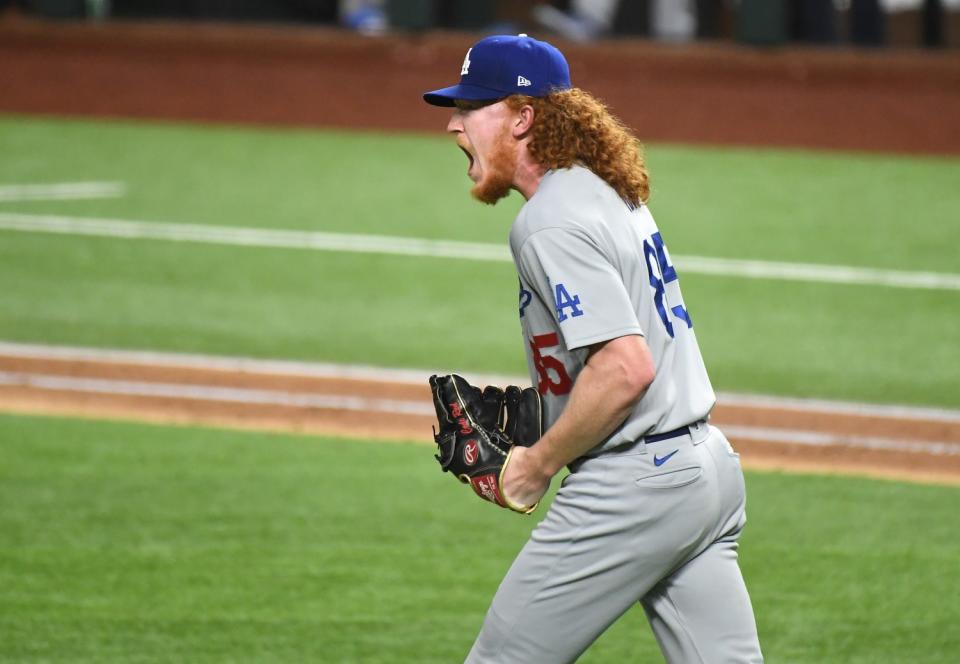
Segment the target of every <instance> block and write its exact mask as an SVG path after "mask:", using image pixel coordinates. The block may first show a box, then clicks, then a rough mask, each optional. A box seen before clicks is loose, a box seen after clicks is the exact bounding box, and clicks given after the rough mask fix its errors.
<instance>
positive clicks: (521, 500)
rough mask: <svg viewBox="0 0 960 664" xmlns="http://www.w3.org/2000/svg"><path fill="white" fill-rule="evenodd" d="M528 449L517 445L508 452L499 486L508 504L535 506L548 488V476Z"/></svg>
mask: <svg viewBox="0 0 960 664" xmlns="http://www.w3.org/2000/svg"><path fill="white" fill-rule="evenodd" d="M535 457H536V455H535V454H531V451H530V448H529V447H520V446H519V445H517V446H515V447H513V448H512V449H511V450H510V456H509V458H508V459H507V463H506V467H505V468H504V469H503V475H502V476H501V484H502V485H503V493H504V496H505V498H506V499H507V501H508V502H511V503H513V504H515V505H536V504H537V503H538V502H540V499H541V498H543V496H544V494H546V493H547V489H549V488H550V476H549V475H547V474H546V473H544V472H543V471H542V470H541V469H540V468H539V465H538V464H537V463H536V461H535Z"/></svg>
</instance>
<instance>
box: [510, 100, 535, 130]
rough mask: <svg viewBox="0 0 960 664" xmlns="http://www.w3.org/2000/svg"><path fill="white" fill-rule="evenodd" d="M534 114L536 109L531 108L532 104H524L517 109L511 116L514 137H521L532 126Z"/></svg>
mask: <svg viewBox="0 0 960 664" xmlns="http://www.w3.org/2000/svg"><path fill="white" fill-rule="evenodd" d="M535 116H536V111H534V110H533V106H531V105H530V104H524V105H523V106H521V107H520V108H519V109H518V110H517V112H516V115H514V118H513V126H512V130H513V136H514V138H522V137H523V136H525V135H526V134H527V132H529V131H530V130H531V129H532V128H533V120H534V117H535Z"/></svg>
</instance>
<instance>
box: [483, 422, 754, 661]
mask: <svg viewBox="0 0 960 664" xmlns="http://www.w3.org/2000/svg"><path fill="white" fill-rule="evenodd" d="M674 450H677V451H676V453H675V454H674V455H673V456H670V457H669V458H666V457H667V455H669V454H670V453H671V452H673V451H674ZM665 458H666V460H664V459H665ZM655 459H656V461H655ZM572 471H573V472H571V474H570V475H568V476H567V477H566V478H565V479H564V481H563V484H562V485H561V488H560V490H559V491H558V492H557V496H556V498H555V499H554V502H553V504H552V505H551V507H550V510H549V511H548V512H547V514H546V516H545V517H544V519H543V521H541V522H540V523H539V524H538V525H537V527H536V529H535V530H534V531H533V533H532V535H531V537H530V540H529V541H528V542H527V544H526V545H525V546H524V548H523V549H522V550H521V552H520V554H519V555H518V556H517V558H516V560H515V561H514V563H513V565H512V566H511V568H510V570H509V571H508V572H507V575H506V577H505V578H504V580H503V582H502V583H501V585H500V588H499V590H498V591H497V594H496V596H495V597H494V598H493V603H492V604H491V606H490V609H489V611H488V612H487V616H486V619H485V620H484V623H483V628H482V630H481V631H480V635H479V636H478V637H477V640H476V642H475V643H474V645H473V649H472V650H471V651H470V654H469V655H468V656H467V662H469V663H471V664H475V663H481V662H483V663H496V664H512V663H516V664H538V663H543V664H559V663H561V662H573V661H575V660H576V659H577V658H578V657H579V656H580V655H581V654H582V653H583V652H584V651H585V650H586V649H587V648H588V647H589V646H590V644H591V643H593V641H594V640H596V639H597V637H598V636H600V634H601V633H602V632H603V631H604V630H605V629H607V627H609V626H610V625H611V624H613V622H614V621H615V620H617V618H619V617H620V616H621V615H623V614H624V613H625V612H626V611H627V609H629V608H630V607H631V606H633V604H634V603H635V602H640V603H641V604H642V606H643V609H644V611H645V612H646V615H647V618H648V620H649V622H650V626H651V628H652V629H653V633H654V635H655V637H656V639H657V643H658V644H659V646H660V649H661V651H662V652H663V655H664V657H665V658H666V660H667V662H669V663H671V664H673V663H678V664H679V663H683V664H691V663H697V662H704V663H706V662H711V663H712V662H762V661H763V656H762V654H761V652H760V643H759V640H758V638H757V628H756V622H755V620H754V616H753V608H752V606H751V604H750V597H749V595H748V594H747V589H746V586H745V585H744V582H743V577H742V576H741V574H740V567H739V565H738V564H737V539H738V538H739V536H740V531H741V529H742V528H743V526H744V523H745V522H746V512H745V504H746V494H745V489H744V482H743V473H742V471H741V469H740V460H739V457H738V456H737V455H736V453H735V452H734V451H733V448H731V447H730V444H729V443H728V442H727V439H726V437H725V436H724V435H723V433H722V432H721V431H720V430H719V429H716V428H715V427H712V426H709V425H707V424H705V423H703V424H699V425H695V426H693V427H691V434H690V435H684V436H679V437H676V438H671V439H668V440H662V441H657V442H656V443H651V444H649V445H648V444H645V443H643V442H639V443H634V444H633V445H632V446H629V447H628V449H626V450H617V451H614V452H610V453H607V454H602V455H600V456H597V457H593V458H589V459H587V460H583V461H578V462H576V463H575V464H573V468H572Z"/></svg>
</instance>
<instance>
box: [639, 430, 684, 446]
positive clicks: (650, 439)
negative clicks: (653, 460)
mask: <svg viewBox="0 0 960 664" xmlns="http://www.w3.org/2000/svg"><path fill="white" fill-rule="evenodd" d="M689 433H690V427H680V428H679V429H674V430H673V431H667V432H665V433H655V434H653V435H652V436H644V437H643V442H645V443H657V442H659V441H661V440H669V439H670V438H676V437H677V436H686V435H687V434H689Z"/></svg>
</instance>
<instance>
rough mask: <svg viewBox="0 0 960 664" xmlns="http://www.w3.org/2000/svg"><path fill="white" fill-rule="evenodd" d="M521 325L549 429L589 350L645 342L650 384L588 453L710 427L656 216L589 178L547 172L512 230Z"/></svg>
mask: <svg viewBox="0 0 960 664" xmlns="http://www.w3.org/2000/svg"><path fill="white" fill-rule="evenodd" d="M510 250H511V252H512V253H513V259H514V262H515V264H516V267H517V273H518V274H519V277H520V321H521V326H522V328H523V335H524V337H525V341H526V344H525V347H526V353H527V361H528V364H529V370H530V376H531V378H532V380H533V384H534V385H535V386H537V388H538V390H539V391H540V393H541V394H542V395H543V404H544V413H545V417H546V424H547V426H549V425H550V424H552V423H553V422H554V421H556V418H557V417H558V416H559V415H560V412H561V411H562V410H563V408H564V406H565V405H566V402H567V400H568V398H569V394H570V390H571V389H572V387H573V382H574V381H575V380H576V379H577V375H578V374H579V373H580V371H581V370H582V369H583V366H584V362H585V361H586V357H587V352H588V347H589V346H590V345H591V344H595V343H598V342H603V341H608V340H610V339H615V338H617V337H621V336H624V335H629V334H639V335H643V337H644V338H645V340H646V343H647V345H648V346H649V347H650V351H651V353H652V355H653V359H654V362H655V365H656V378H655V379H654V381H653V383H652V384H651V385H650V387H649V389H648V390H647V392H646V394H645V395H644V396H643V398H642V399H641V400H640V401H639V402H638V403H637V406H636V407H635V408H634V410H633V412H632V413H631V415H630V416H629V417H628V418H627V420H626V421H625V422H624V423H623V425H622V426H621V427H620V428H618V429H617V430H616V431H614V432H613V434H611V435H610V437H609V438H608V439H607V440H605V441H603V442H602V443H601V444H600V445H598V447H597V448H596V449H595V450H593V453H596V452H599V451H601V450H604V449H608V448H612V447H616V446H617V445H619V444H621V443H624V442H627V441H633V440H637V439H639V438H642V437H643V436H644V435H648V434H653V433H659V432H665V431H671V430H673V429H676V428H678V427H682V426H685V425H687V424H691V423H693V422H697V421H699V420H702V419H704V418H706V416H707V414H708V413H709V412H710V410H711V408H713V405H714V402H715V400H716V399H715V396H714V393H713V388H712V387H711V385H710V379H709V378H708V377H707V372H706V369H705V368H704V364H703V358H702V357H701V355H700V348H699V346H698V345H697V338H696V336H695V335H694V331H693V323H692V321H691V319H690V315H689V314H688V313H687V310H686V307H685V305H684V303H683V298H682V296H681V294H680V284H679V281H678V279H677V274H676V271H675V270H674V269H673V266H672V264H671V262H670V255H669V254H668V253H667V248H666V246H665V245H664V243H663V240H662V238H661V236H660V233H659V231H658V230H657V225H656V223H654V220H653V216H652V215H651V214H650V211H649V210H648V208H647V207H646V206H645V205H641V206H639V207H636V208H631V207H629V206H627V205H625V204H624V202H623V200H622V199H621V198H620V197H619V196H618V195H617V193H616V192H615V191H614V190H613V189H612V188H611V187H610V186H608V185H607V184H606V183H605V182H604V181H603V180H601V179H600V178H599V177H597V176H596V175H595V174H594V173H592V172H591V171H590V170H588V169H586V168H583V167H580V166H574V167H573V168H569V169H564V170H557V171H549V172H547V174H546V175H545V176H544V177H543V179H542V181H541V182H540V186H539V188H538V189H537V193H536V195H534V196H533V197H532V198H531V199H530V200H529V201H527V203H526V204H525V205H524V206H523V208H522V209H521V210H520V213H519V214H518V216H517V219H516V221H515V222H514V224H513V227H512V228H511V231H510Z"/></svg>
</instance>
